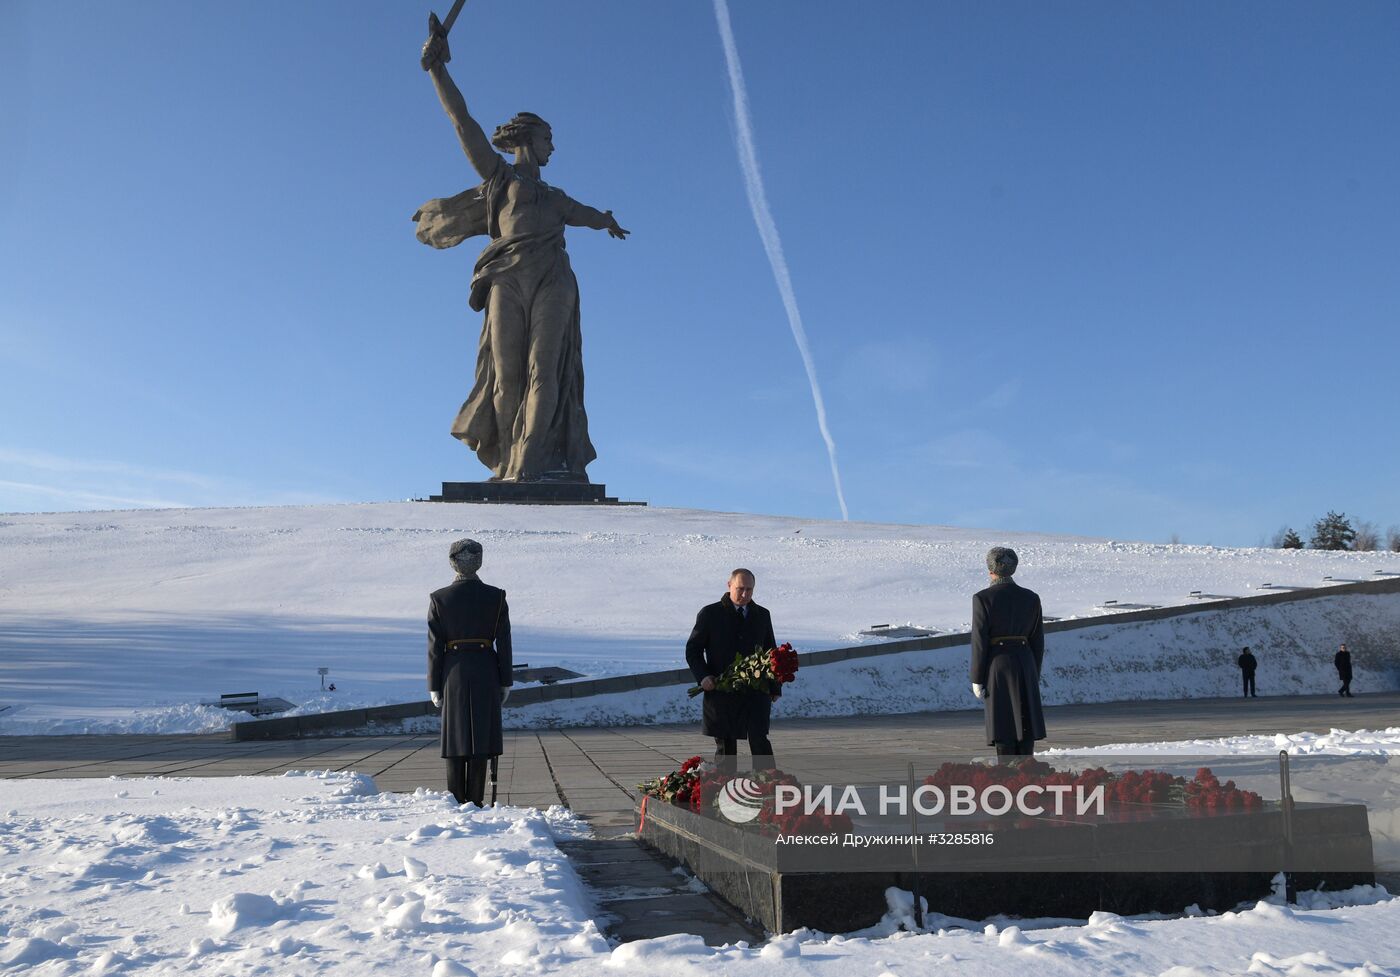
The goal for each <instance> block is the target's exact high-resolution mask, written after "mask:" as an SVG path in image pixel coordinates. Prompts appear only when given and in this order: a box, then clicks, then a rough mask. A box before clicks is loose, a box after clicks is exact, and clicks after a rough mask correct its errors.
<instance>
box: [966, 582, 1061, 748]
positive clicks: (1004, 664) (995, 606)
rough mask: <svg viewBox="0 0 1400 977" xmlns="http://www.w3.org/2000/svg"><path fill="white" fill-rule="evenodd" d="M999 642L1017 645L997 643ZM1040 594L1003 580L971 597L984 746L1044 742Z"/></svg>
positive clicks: (975, 678)
mask: <svg viewBox="0 0 1400 977" xmlns="http://www.w3.org/2000/svg"><path fill="white" fill-rule="evenodd" d="M997 638H1018V639H1024V640H1019V641H1009V642H997V641H995V639H997ZM1044 657H1045V626H1044V623H1043V622H1042V620H1041V616H1040V596H1039V595H1038V594H1036V592H1035V591H1033V590H1027V589H1026V588H1025V587H1021V586H1018V585H1017V584H1016V582H1015V581H1014V580H1012V579H1011V578H1010V577H1002V578H1001V579H999V580H997V582H996V583H994V584H992V585H991V586H990V587H988V588H987V589H986V590H981V591H978V592H977V593H976V594H974V595H973V597H972V668H971V672H972V681H973V682H975V683H976V684H978V685H980V686H982V687H983V688H984V689H985V690H986V699H985V700H984V701H983V705H984V710H985V713H986V719H987V745H988V746H991V745H992V744H994V743H1015V742H1018V741H1020V740H1023V739H1025V738H1026V737H1027V736H1028V735H1029V736H1030V737H1031V738H1032V739H1037V740H1043V739H1045V712H1044V710H1043V709H1042V708H1041V705H1040V663H1041V660H1042V659H1043V658H1044Z"/></svg>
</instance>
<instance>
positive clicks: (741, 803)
mask: <svg viewBox="0 0 1400 977" xmlns="http://www.w3.org/2000/svg"><path fill="white" fill-rule="evenodd" d="M718 804H719V813H721V814H723V815H724V816H725V817H726V818H728V819H729V820H730V821H733V822H734V823H735V824H747V823H748V822H750V821H752V820H753V819H754V818H756V817H758V812H759V811H761V810H762V809H763V788H762V787H760V786H759V785H758V784H756V783H755V782H754V781H752V780H749V779H748V778H747V777H736V778H734V779H733V780H731V781H729V783H727V784H725V785H724V787H722V788H721V789H720V792H719V799H718Z"/></svg>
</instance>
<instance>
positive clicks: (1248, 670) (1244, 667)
mask: <svg viewBox="0 0 1400 977" xmlns="http://www.w3.org/2000/svg"><path fill="white" fill-rule="evenodd" d="M1239 663H1240V672H1241V673H1243V674H1244V675H1253V674H1254V672H1255V670H1257V669H1258V668H1259V659H1257V658H1255V657H1254V656H1253V655H1251V654H1250V653H1249V652H1247V651H1245V652H1241V653H1240V657H1239Z"/></svg>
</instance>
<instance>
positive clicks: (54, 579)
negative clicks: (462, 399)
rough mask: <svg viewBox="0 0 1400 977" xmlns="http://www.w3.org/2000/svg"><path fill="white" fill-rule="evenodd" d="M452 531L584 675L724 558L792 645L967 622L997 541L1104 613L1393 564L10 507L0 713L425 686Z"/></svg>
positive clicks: (804, 533) (56, 724) (826, 529)
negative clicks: (428, 628) (753, 587)
mask: <svg viewBox="0 0 1400 977" xmlns="http://www.w3.org/2000/svg"><path fill="white" fill-rule="evenodd" d="M461 536H472V537H474V538H476V539H478V540H480V541H481V542H482V543H483V545H484V547H485V552H486V563H485V567H484V569H483V577H484V578H485V579H487V580H488V581H490V582H492V583H495V584H498V585H500V586H502V587H505V588H506V589H507V591H509V593H510V606H511V618H512V622H513V625H514V631H515V635H516V647H517V649H518V650H517V655H516V660H517V662H528V663H529V664H531V665H536V666H538V665H546V664H559V665H564V666H566V667H569V668H572V669H573V670H575V671H578V672H582V673H584V674H587V675H607V674H618V673H626V672H635V671H646V670H653V669H661V668H672V667H677V666H679V665H680V664H681V660H682V648H683V644H684V641H685V636H686V634H687V633H688V631H689V628H690V625H691V624H692V623H693V621H694V615H695V611H696V609H697V608H698V607H699V606H700V605H701V604H703V603H706V602H709V601H712V600H715V599H717V598H718V597H719V595H720V593H721V592H722V591H723V588H724V583H725V579H726V577H727V575H728V572H729V570H730V569H731V568H733V567H734V566H736V565H745V566H748V567H750V568H752V569H753V570H755V571H756V573H757V575H758V595H757V596H758V599H759V601H760V602H761V603H763V604H765V605H767V606H768V607H770V608H771V609H772V611H773V614H774V620H775V621H776V622H777V625H778V631H779V638H780V640H790V641H793V642H794V643H795V644H796V645H797V646H798V647H799V649H801V650H813V649H817V648H823V647H838V646H843V645H847V644H851V643H854V642H855V641H857V640H858V639H857V636H856V632H858V631H859V630H861V629H862V628H866V627H868V626H870V625H872V624H904V623H913V624H918V625H923V626H928V627H933V628H937V629H939V630H942V631H948V630H958V629H963V628H965V627H966V626H967V623H968V618H969V607H970V601H969V595H970V594H971V593H972V592H973V591H975V590H976V589H978V588H980V587H981V586H982V585H983V584H984V582H985V571H984V569H983V558H984V554H985V552H986V550H987V548H988V547H989V546H991V545H993V544H997V543H1006V544H1010V545H1012V546H1015V547H1016V548H1017V550H1018V552H1019V553H1020V555H1021V566H1022V569H1021V574H1020V579H1024V581H1025V583H1026V584H1027V585H1028V586H1031V587H1034V588H1036V589H1038V590H1039V591H1040V592H1041V593H1042V595H1043V596H1044V599H1045V605H1046V612H1047V613H1048V614H1053V615H1056V616H1060V617H1084V616H1091V615H1095V614H1098V613H1100V612H1099V611H1097V610H1096V609H1095V608H1096V606H1097V605H1099V604H1101V603H1102V602H1103V601H1105V600H1115V599H1116V600H1119V601H1133V602H1139V603H1152V604H1163V605H1168V604H1186V603H1189V602H1190V598H1189V597H1188V593H1189V592H1190V591H1192V590H1202V591H1206V592H1210V593H1216V594H1225V595H1236V596H1244V595H1249V594H1252V593H1256V592H1257V591H1258V587H1259V585H1261V584H1263V583H1273V584H1276V585H1305V586H1320V585H1322V584H1323V577H1324V576H1328V575H1330V576H1333V577H1337V578H1351V579H1369V578H1372V577H1373V576H1374V571H1376V570H1390V571H1400V557H1396V556H1394V555H1388V554H1358V553H1321V552H1312V551H1283V550H1271V549H1221V548H1217V547H1211V546H1184V545H1178V546H1168V545H1157V544H1150V543H1124V542H1115V541H1109V540H1096V539H1087V538H1078V537H1066V536H1047V535H1037V534H1028V533H997V532H992V531H986V530H970V529H954V528H947V527H932V526H897V525H881V524H874V523H840V522H823V521H815V520H805V519H795V518H788V517H778V516H755V515H739V514H732V513H713V512H702V511H693V510H676V509H657V508H631V507H572V506H478V505H435V504H426V503H382V504H364V505H335V506H306V507H283V508H246V509H176V510H135V511H118V512H84V513H44V514H9V515H5V516H3V517H0V706H5V705H9V706H11V707H12V708H10V709H8V710H6V711H0V735H3V734H5V733H37V732H84V731H89V732H103V731H107V732H119V731H120V732H177V731H194V730H199V729H215V728H220V727H221V726H223V725H224V724H225V723H226V721H227V717H226V715H225V714H223V713H222V712H221V711H218V710H214V709H208V708H203V709H202V708H200V707H199V706H198V705H197V703H198V701H199V700H200V699H208V698H213V697H217V695H218V694H220V693H224V692H244V691H258V692H261V693H263V694H265V695H278V696H282V697H284V698H286V699H288V700H290V701H292V702H295V703H298V704H299V705H300V707H301V710H302V711H322V710H325V709H335V708H350V707H358V706H365V705H373V704H380V703H386V702H401V701H407V700H412V699H419V698H422V696H423V694H424V681H423V670H424V651H423V648H424V640H425V639H424V628H423V618H424V614H425V612H426V607H427V594H428V592H429V591H431V590H432V589H434V588H436V587H439V586H442V585H444V584H445V583H447V582H449V581H450V579H451V571H450V569H449V568H448V564H447V555H446V554H447V547H448V544H449V543H450V542H451V541H452V540H454V539H456V538H458V537H461ZM1329 640H1330V635H1329ZM1327 650H1328V649H1327V647H1326V646H1325V645H1324V646H1323V647H1322V648H1320V649H1315V651H1316V652H1317V653H1318V654H1322V653H1323V652H1326V651H1327ZM1354 650H1355V649H1354ZM1364 651H1365V649H1364V648H1363V649H1362V654H1358V655H1357V659H1358V661H1357V667H1358V688H1365V687H1366V685H1365V678H1366V675H1367V673H1366V661H1365V654H1364ZM1261 663H1262V665H1263V669H1262V670H1261V679H1260V681H1261V687H1267V686H1266V684H1265V683H1266V682H1267V675H1268V665H1269V662H1268V660H1267V659H1261ZM1325 664H1326V662H1325V660H1324V661H1323V662H1322V666H1324V667H1325ZM318 666H327V667H329V668H330V669H331V674H330V676H329V677H330V679H331V680H332V681H334V682H335V683H336V685H337V691H336V692H334V693H322V692H321V691H320V689H319V681H320V680H319V678H318V677H317V675H316V668H317V667H318ZM1159 679H1160V676H1157V677H1149V678H1148V679H1146V680H1145V682H1146V683H1147V684H1149V685H1154V686H1155V685H1158V684H1160V683H1159ZM908 680H909V676H907V675H903V674H901V675H896V676H894V677H888V676H887V677H885V678H880V677H878V676H877V677H875V678H874V679H872V682H873V683H874V687H875V688H876V689H877V690H878V687H879V685H880V684H881V683H883V684H885V685H889V686H903V685H906V684H907V682H908ZM1371 687H1373V688H1374V687H1377V686H1376V685H1375V684H1373V685H1372V686H1371ZM820 698H821V694H820V693H819V692H816V691H815V687H814V701H813V704H812V708H827V706H826V705H823V704H821V703H820V702H818V701H816V700H817V699H820ZM793 701H794V706H793V708H797V707H796V705H795V701H796V700H793ZM1067 701H1072V700H1067ZM959 704H960V705H962V704H963V703H959ZM930 707H932V706H930ZM916 708H922V707H916ZM686 718H690V717H689V714H687V715H686Z"/></svg>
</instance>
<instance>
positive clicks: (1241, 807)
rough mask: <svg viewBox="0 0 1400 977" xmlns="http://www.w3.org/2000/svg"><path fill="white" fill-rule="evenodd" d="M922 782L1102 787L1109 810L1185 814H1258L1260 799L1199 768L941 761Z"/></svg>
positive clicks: (977, 786)
mask: <svg viewBox="0 0 1400 977" xmlns="http://www.w3.org/2000/svg"><path fill="white" fill-rule="evenodd" d="M924 783H925V784H931V785H933V786H936V787H939V788H943V789H946V788H948V787H950V786H952V785H954V784H967V785H970V786H971V787H972V789H973V791H974V792H975V793H976V794H978V795H979V796H980V795H981V793H982V791H983V790H985V789H986V788H987V787H990V786H992V785H994V784H1000V785H1001V786H1003V787H1006V788H1007V789H1008V790H1010V791H1011V793H1012V794H1015V793H1016V792H1017V791H1018V790H1020V789H1021V788H1022V787H1028V786H1031V785H1037V786H1041V787H1051V786H1058V785H1065V786H1070V787H1082V788H1083V789H1084V791H1085V792H1086V793H1087V792H1089V791H1091V790H1093V789H1094V788H1095V787H1100V786H1102V787H1103V788H1104V800H1105V802H1106V803H1107V804H1108V805H1110V806H1113V807H1118V808H1123V807H1126V806H1128V805H1131V804H1184V805H1185V806H1186V807H1187V809H1188V810H1191V811H1195V812H1200V813H1206V814H1215V813H1218V812H1222V811H1258V810H1260V809H1262V808H1263V806H1264V799H1263V798H1262V797H1260V796H1259V795H1258V794H1256V793H1255V792H1254V791H1252V790H1241V789H1240V788H1238V787H1236V786H1235V782H1234V781H1233V780H1227V781H1226V782H1225V783H1224V784H1222V783H1221V782H1220V780H1219V778H1217V777H1216V776H1215V774H1213V773H1211V771H1210V768H1209V767H1201V768H1200V769H1199V770H1197V771H1196V776H1195V778H1194V779H1192V780H1187V779H1186V778H1185V777H1175V776H1172V775H1171V774H1169V773H1165V772H1164V771H1161V770H1128V771H1125V772H1124V773H1121V774H1115V773H1110V772H1109V771H1107V770H1105V769H1104V768H1103V767H1091V768H1090V769H1088V770H1084V771H1081V772H1080V773H1078V774H1072V773H1068V772H1066V771H1060V770H1056V769H1055V768H1054V767H1052V766H1050V765H1049V764H1048V763H1045V762H1043V761H1041V760H1027V761H1023V762H1021V763H1018V764H1002V765H996V766H983V765H981V764H975V763H945V764H943V765H942V766H941V767H939V768H938V770H937V771H936V772H935V773H934V774H932V775H931V776H928V777H925V778H924Z"/></svg>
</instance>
